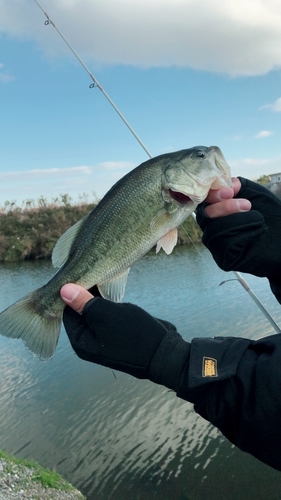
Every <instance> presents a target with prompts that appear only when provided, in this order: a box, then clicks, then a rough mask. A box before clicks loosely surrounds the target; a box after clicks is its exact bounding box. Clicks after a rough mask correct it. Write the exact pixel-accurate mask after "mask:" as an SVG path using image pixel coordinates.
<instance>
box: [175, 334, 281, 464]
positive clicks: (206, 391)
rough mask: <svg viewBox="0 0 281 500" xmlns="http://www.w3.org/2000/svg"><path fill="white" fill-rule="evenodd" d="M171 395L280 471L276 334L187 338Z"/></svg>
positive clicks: (280, 349)
mask: <svg viewBox="0 0 281 500" xmlns="http://www.w3.org/2000/svg"><path fill="white" fill-rule="evenodd" d="M177 395H178V396H179V397H181V398H183V399H185V400H188V401H190V402H192V403H193V404H194V409H195V411H196V412H197V413H199V414H200V415H201V416H202V417H203V418H205V419H206V420H208V421H209V422H211V423H212V424H213V425H215V426H216V427H217V428H218V429H220V431H221V432H222V433H223V434H224V435H225V436H226V437H227V439H229V440H230V441H231V442H232V443H233V444H235V445H236V446H237V447H238V448H240V449H241V450H243V451H246V452H248V453H250V454H251V455H253V456H255V457H256V458H258V459H259V460H261V461H262V462H264V463H266V464H267V465H270V466H271V467H273V468H275V469H277V470H281V334H277V335H273V336H270V337H266V338H263V339H261V340H258V341H251V340H247V339H242V338H234V337H229V338H220V337H218V338H214V339H210V338H209V339H208V338H207V339H204V338H202V339H201V338H197V339H193V341H192V342H191V351H190V360H189V363H187V364H186V367H185V369H184V371H183V375H182V378H181V382H180V386H179V389H178V391H177Z"/></svg>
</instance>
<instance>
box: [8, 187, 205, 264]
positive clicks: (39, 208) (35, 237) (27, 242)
mask: <svg viewBox="0 0 281 500" xmlns="http://www.w3.org/2000/svg"><path fill="white" fill-rule="evenodd" d="M97 203H98V201H97V200H94V201H93V202H92V203H89V202H88V199H87V196H86V195H82V196H80V202H78V203H73V202H72V199H71V197H70V196H69V195H67V194H64V195H60V198H56V199H53V200H52V201H51V202H49V201H47V199H46V198H44V197H43V196H41V197H40V198H39V199H38V200H37V201H34V200H27V201H25V202H23V204H22V206H21V207H19V206H17V205H16V202H13V201H12V202H9V201H6V202H5V204H4V207H2V208H0V262H16V261H23V260H36V259H50V258H51V255H52V251H53V248H54V246H55V244H56V242H57V240H58V239H59V237H60V236H61V235H62V234H63V233H64V232H65V231H66V230H67V229H68V228H69V227H70V226H72V225H73V224H75V222H77V221H78V220H79V219H81V218H82V217H84V216H85V215H86V214H87V213H89V212H90V211H91V210H92V209H93V208H94V207H95V206H96V205H97ZM201 234H202V232H201V229H200V228H199V226H198V225H197V224H196V222H195V221H194V220H193V218H192V217H188V219H187V220H186V221H185V222H184V223H183V224H182V226H181V227H180V228H179V238H178V244H181V245H184V244H188V243H191V239H192V241H193V242H195V243H196V242H199V241H201Z"/></svg>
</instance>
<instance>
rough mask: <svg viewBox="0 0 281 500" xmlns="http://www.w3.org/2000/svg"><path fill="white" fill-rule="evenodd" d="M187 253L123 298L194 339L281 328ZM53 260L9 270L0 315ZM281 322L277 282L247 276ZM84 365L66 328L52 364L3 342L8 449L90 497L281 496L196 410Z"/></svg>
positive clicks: (268, 473)
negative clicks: (271, 284) (53, 471)
mask: <svg viewBox="0 0 281 500" xmlns="http://www.w3.org/2000/svg"><path fill="white" fill-rule="evenodd" d="M200 250H201V252H202V254H203V258H204V260H203V259H202V257H200V255H198V253H197V251H196V250H194V249H193V248H188V249H187V248H186V247H183V248H177V249H176V250H175V251H174V252H173V254H172V255H170V256H166V255H165V254H162V253H161V254H160V255H157V256H156V255H154V254H153V253H151V254H149V255H148V256H146V257H145V258H144V259H142V260H141V261H140V262H138V263H137V264H135V265H134V266H133V268H132V270H131V272H130V275H129V280H128V285H127V290H126V296H125V300H126V301H130V302H134V303H137V304H138V305H140V306H141V307H144V308H145V309H146V310H147V311H149V312H150V313H151V314H153V315H155V316H157V317H159V318H163V319H166V320H169V321H172V322H173V323H175V324H176V325H177V328H178V331H179V332H180V333H181V334H182V335H183V337H184V338H185V339H186V340H191V339H192V338H193V337H201V336H215V335H234V336H244V337H249V338H260V337H262V336H263V335H271V334H272V333H273V331H272V327H271V326H270V325H269V324H268V323H267V321H266V319H265V318H264V317H263V316H262V314H261V313H260V312H259V310H258V309H257V307H256V306H255V304H254V303H253V302H252V301H251V298H250V297H249V296H248V294H247V293H246V292H245V291H244V290H243V289H242V288H241V286H240V285H239V284H238V282H237V281H229V282H227V283H226V284H224V285H223V286H219V284H220V283H221V282H222V281H223V280H226V279H232V278H233V275H232V273H228V274H226V273H223V272H222V271H221V270H219V269H218V268H217V267H216V265H215V264H214V263H213V261H212V259H211V257H210V256H209V254H208V252H207V251H206V250H204V249H203V248H200ZM52 274H53V270H52V268H51V265H50V264H49V263H46V262H30V263H21V264H3V265H1V266H0V280H1V291H2V293H1V297H0V309H1V310H2V309H3V308H4V307H6V306H8V305H9V304H11V303H12V302H14V301H15V300H17V299H18V298H20V297H21V296H22V295H23V294H25V293H27V292H29V291H31V290H33V289H34V288H36V287H38V286H41V285H42V284H44V283H45V282H46V281H47V280H48V279H49V278H50V277H51V276H52ZM246 278H247V280H248V281H249V283H250V284H251V285H252V287H253V289H254V290H255V292H256V293H257V294H258V296H259V297H260V298H261V299H262V301H263V303H264V304H265V305H266V306H267V307H268V309H269V310H270V312H271V314H272V315H274V317H275V319H276V321H277V322H278V321H279V323H281V314H280V312H281V309H280V306H279V305H278V303H277V302H276V300H275V299H274V297H273V296H272V294H271V292H270V290H269V287H268V285H267V281H266V280H263V279H257V278H254V277H251V276H246ZM115 375H116V377H117V378H115V377H114V375H113V373H112V372H111V370H109V369H106V368H103V367H100V366H97V365H93V364H91V363H87V362H84V361H82V360H80V359H79V358H77V356H76V355H75V354H74V352H73V351H72V349H71V347H70V345H69V342H68V339H67V336H66V334H65V332H64V330H62V333H61V336H60V340H59V345H58V348H57V351H56V353H55V356H54V358H53V359H52V360H51V361H49V362H45V363H42V362H40V361H39V360H38V359H37V358H34V357H33V356H31V355H30V353H29V352H28V351H27V350H26V349H25V348H24V346H23V344H22V342H20V341H15V340H9V339H6V338H3V337H1V336H0V408H1V411H0V448H3V449H5V450H6V451H7V452H9V453H13V454H16V455H18V456H20V457H24V458H33V459H36V460H38V461H39V462H40V463H41V464H42V465H43V466H45V467H50V468H56V469H57V471H58V472H59V473H61V474H63V475H64V476H65V477H66V478H67V479H68V480H70V481H71V482H72V483H74V484H75V486H77V487H78V488H79V489H80V490H81V491H82V492H83V493H84V494H85V495H87V497H88V499H89V500H108V499H112V500H128V499H132V500H150V499H156V500H171V499H173V500H202V498H205V499H206V500H213V499H216V500H218V499H225V498H227V499H229V500H237V498H239V499H253V498H255V499H263V500H264V498H266V499H267V500H274V499H276V500H277V499H278V500H279V499H280V497H281V494H280V492H281V476H280V473H279V472H277V471H274V470H273V469H270V468H269V467H267V466H265V465H263V464H261V463H260V462H258V461H257V460H256V459H254V458H253V457H250V456H249V455H247V454H245V453H243V452H241V451H239V450H237V449H236V448H235V447H234V446H232V445H231V444H230V443H229V442H228V441H227V440H226V439H224V438H223V436H222V435H221V433H220V432H219V431H218V430H217V429H215V428H214V427H213V426H212V425H210V424H208V423H207V422H206V421H205V420H203V419H202V418H201V417H199V416H198V415H196V414H195V412H194V411H193V408H192V405H191V404H189V403H187V402H185V401H182V400H180V399H178V398H177V397H176V396H175V395H174V394H173V393H172V392H169V391H168V390H167V389H165V388H164V387H161V386H157V385H155V384H152V383H150V382H148V381H141V380H136V379H134V378H132V377H130V376H127V375H125V374H122V373H119V372H116V373H115Z"/></svg>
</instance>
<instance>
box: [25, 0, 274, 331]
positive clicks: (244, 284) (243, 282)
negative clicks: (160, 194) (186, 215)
mask: <svg viewBox="0 0 281 500" xmlns="http://www.w3.org/2000/svg"><path fill="white" fill-rule="evenodd" d="M34 1H35V3H36V4H37V5H38V7H39V8H40V9H41V11H42V12H43V14H44V15H45V16H46V18H47V20H46V21H45V23H44V24H45V26H48V25H49V24H51V25H52V26H53V28H55V30H56V31H57V33H58V34H59V36H60V37H61V38H62V39H63V41H64V42H65V44H66V45H67V46H68V48H69V49H70V50H71V52H72V53H73V55H74V56H75V57H76V59H77V60H78V61H79V62H80V64H81V65H82V66H83V68H84V69H85V70H86V71H87V73H88V75H89V76H90V78H91V79H92V81H93V83H91V84H90V85H89V88H94V87H97V88H98V89H99V90H100V91H101V92H102V93H103V95H104V96H105V97H106V99H107V100H108V101H109V103H110V104H111V106H112V107H113V108H114V110H115V111H116V112H117V114H118V115H119V116H120V118H121V120H122V121H123V122H124V123H125V125H126V126H127V127H128V129H129V130H130V132H131V133H132V134H133V136H134V137H135V139H136V140H137V141H138V143H139V144H140V145H141V147H142V148H143V149H144V151H145V152H146V154H147V155H148V157H149V158H152V154H151V153H150V152H149V150H148V149H147V148H146V146H145V145H144V143H143V142H142V140H141V139H140V137H139V136H138V134H137V133H136V132H135V130H134V129H133V127H132V126H131V125H130V123H129V122H128V120H126V118H125V116H124V115H123V114H122V113H121V111H120V110H119V109H118V107H117V106H116V104H115V103H114V102H113V100H112V99H111V98H110V97H109V95H108V94H107V92H106V91H105V90H104V89H103V87H102V86H101V84H100V83H99V82H98V80H97V79H96V77H95V76H94V75H93V74H92V72H91V71H90V70H89V68H88V67H87V66H86V64H85V63H84V61H83V60H82V59H81V57H79V55H78V54H77V52H76V51H75V50H74V49H73V47H72V46H71V45H70V43H69V42H68V40H67V39H66V38H65V36H64V35H63V34H62V33H61V31H60V30H59V29H58V27H57V26H56V25H55V23H54V21H52V19H51V18H50V16H49V15H48V14H47V12H45V11H44V9H43V7H42V6H41V5H40V3H39V2H38V0H34ZM192 217H193V219H194V220H195V221H196V215H195V213H194V212H193V213H192ZM233 272H234V274H235V276H236V279H237V280H238V281H239V283H240V285H241V286H242V287H243V288H244V289H245V290H246V291H247V292H248V293H249V295H250V297H251V298H252V299H253V301H254V302H255V304H256V305H257V306H258V307H259V309H260V310H261V312H262V313H263V314H264V316H265V317H266V318H267V320H268V321H269V323H270V324H271V325H272V326H273V328H274V329H275V331H276V332H277V333H280V328H279V326H278V325H277V323H276V322H275V321H274V319H273V318H272V316H271V315H270V314H269V312H268V311H267V310H266V308H265V307H264V306H263V304H262V303H261V301H260V300H259V299H258V297H257V296H256V294H255V293H254V292H253V290H252V289H251V287H250V285H249V284H248V283H247V281H246V280H245V279H244V278H243V277H242V276H241V274H240V273H239V272H237V271H233ZM223 283H225V282H223ZM221 284H222V283H221Z"/></svg>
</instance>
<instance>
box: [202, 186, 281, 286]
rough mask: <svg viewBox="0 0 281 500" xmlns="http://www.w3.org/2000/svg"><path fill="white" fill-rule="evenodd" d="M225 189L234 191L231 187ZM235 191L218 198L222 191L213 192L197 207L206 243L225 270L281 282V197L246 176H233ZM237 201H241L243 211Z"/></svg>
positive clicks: (203, 238) (203, 239)
mask: <svg viewBox="0 0 281 500" xmlns="http://www.w3.org/2000/svg"><path fill="white" fill-rule="evenodd" d="M239 185H241V188H239ZM223 189H224V190H228V192H229V194H231V193H230V191H229V188H223ZM221 191H223V190H220V192H221ZM225 192H226V191H225ZM238 194H239V198H237V195H238ZM233 195H234V197H233V198H227V199H224V200H221V201H219V199H218V197H219V192H218V191H216V192H215V191H214V192H210V194H209V196H208V198H207V200H206V201H207V203H211V204H209V205H206V202H204V203H203V204H202V205H200V206H199V207H198V210H197V222H198V223H199V225H200V227H201V228H202V230H203V237H202V241H203V243H204V244H205V245H206V247H207V248H209V250H210V251H211V253H212V255H213V257H214V259H215V261H216V263H217V264H218V266H219V267H221V268H222V269H223V270H225V271H242V272H246V273H251V274H254V275H256V276H260V277H267V278H269V280H270V282H271V284H272V283H273V282H276V280H277V282H280V283H281V230H280V228H281V200H280V199H279V198H277V197H276V196H275V195H274V194H273V193H271V192H270V191H269V190H268V189H266V188H265V187H263V186H260V185H259V184H256V183H254V182H252V181H249V180H247V179H244V178H239V179H234V181H233ZM241 200H242V201H241ZM243 200H244V201H243ZM246 200H248V202H250V204H251V206H252V208H251V210H249V204H248V208H247V204H246V203H245V202H246ZM237 203H238V205H240V203H242V211H241V205H240V209H238V206H237ZM228 214H230V215H228ZM226 215H227V216H226ZM224 216H225V217H224Z"/></svg>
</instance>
